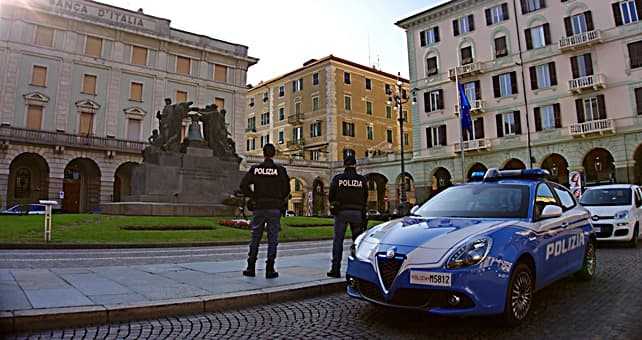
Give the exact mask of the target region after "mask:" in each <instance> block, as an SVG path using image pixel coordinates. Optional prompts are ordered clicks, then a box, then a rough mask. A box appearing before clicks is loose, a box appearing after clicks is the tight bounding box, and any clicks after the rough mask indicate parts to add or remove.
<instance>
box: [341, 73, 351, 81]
mask: <svg viewBox="0 0 642 340" xmlns="http://www.w3.org/2000/svg"><path fill="white" fill-rule="evenodd" d="M343 83H344V84H351V78H350V72H343Z"/></svg>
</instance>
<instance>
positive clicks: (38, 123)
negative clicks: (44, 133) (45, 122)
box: [27, 104, 44, 130]
mask: <svg viewBox="0 0 642 340" xmlns="http://www.w3.org/2000/svg"><path fill="white" fill-rule="evenodd" d="M43 109H44V107H42V106H39V105H31V104H29V105H28V106H27V129H32V130H40V129H41V128H42V111H43Z"/></svg>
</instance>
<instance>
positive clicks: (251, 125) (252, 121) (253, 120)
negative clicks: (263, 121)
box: [247, 116, 256, 131]
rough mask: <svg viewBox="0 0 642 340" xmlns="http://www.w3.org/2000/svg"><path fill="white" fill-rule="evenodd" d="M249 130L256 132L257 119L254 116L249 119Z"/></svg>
mask: <svg viewBox="0 0 642 340" xmlns="http://www.w3.org/2000/svg"><path fill="white" fill-rule="evenodd" d="M247 128H248V130H253V131H256V117H254V116H252V117H249V118H248V119H247Z"/></svg>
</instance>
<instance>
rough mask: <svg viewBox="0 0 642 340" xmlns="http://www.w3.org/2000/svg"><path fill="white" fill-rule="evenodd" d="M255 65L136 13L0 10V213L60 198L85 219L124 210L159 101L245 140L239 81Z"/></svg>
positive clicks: (66, 7) (83, 8)
mask: <svg viewBox="0 0 642 340" xmlns="http://www.w3.org/2000/svg"><path fill="white" fill-rule="evenodd" d="M257 61H258V59H256V58H252V57H249V56H248V55H247V47H246V46H243V45H239V44H234V43H229V42H225V41H221V40H217V39H214V38H210V37H207V36H204V35H200V34H196V33H190V32H185V31H181V30H177V29H174V28H171V27H170V21H169V20H167V19H162V18H157V17H153V16H149V15H146V14H145V13H143V11H142V10H139V11H138V12H132V11H128V10H125V9H122V8H117V7H112V6H109V5H105V4H101V3H98V2H93V1H82V0H77V1H75V0H60V1H49V0H29V1H17V2H8V1H2V2H0V206H1V207H3V208H4V207H6V206H10V205H12V204H17V203H30V202H34V201H38V200H39V199H55V200H58V201H60V202H61V208H62V209H63V210H65V211H68V212H86V211H90V210H94V209H96V208H98V207H99V205H100V203H102V202H118V201H120V199H121V197H123V196H126V195H128V194H129V189H130V178H131V169H132V168H133V167H134V166H135V165H137V164H139V163H140V162H141V161H142V155H141V151H142V150H143V148H144V147H145V146H146V145H147V144H148V137H149V136H150V135H152V131H153V130H154V129H157V128H158V120H157V117H156V112H157V111H158V110H161V109H162V107H163V105H164V98H171V99H172V101H173V102H183V101H193V102H194V106H198V107H204V106H205V105H207V104H210V103H215V104H217V105H218V108H219V109H225V110H226V111H227V114H226V124H227V126H228V130H229V131H230V132H231V134H232V135H233V137H234V139H235V140H242V139H244V135H245V131H244V125H245V123H244V121H243V118H244V117H245V114H244V110H245V107H246V106H245V101H246V96H245V95H246V93H247V88H246V85H245V84H246V75H247V70H248V68H249V67H250V66H252V65H254V64H255V63H256V62H257ZM184 124H187V122H184ZM240 151H241V150H237V152H239V153H240Z"/></svg>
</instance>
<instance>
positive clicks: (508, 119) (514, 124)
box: [495, 111, 522, 137]
mask: <svg viewBox="0 0 642 340" xmlns="http://www.w3.org/2000/svg"><path fill="white" fill-rule="evenodd" d="M495 119H496V122H497V137H503V136H509V135H519V134H521V133H522V126H521V119H520V116H519V111H513V112H508V113H500V114H498V115H496V116H495Z"/></svg>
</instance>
